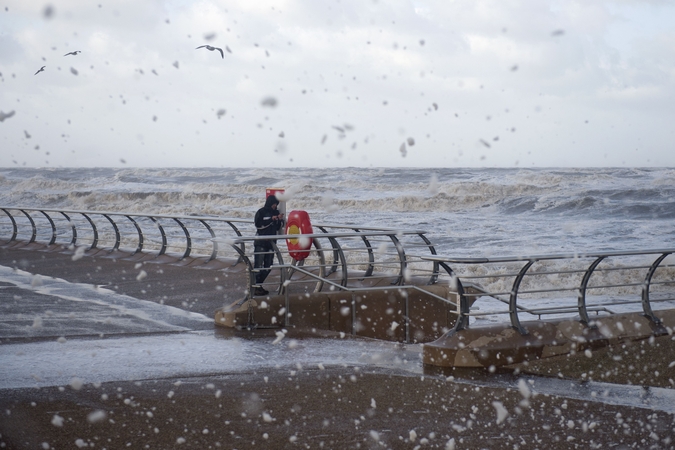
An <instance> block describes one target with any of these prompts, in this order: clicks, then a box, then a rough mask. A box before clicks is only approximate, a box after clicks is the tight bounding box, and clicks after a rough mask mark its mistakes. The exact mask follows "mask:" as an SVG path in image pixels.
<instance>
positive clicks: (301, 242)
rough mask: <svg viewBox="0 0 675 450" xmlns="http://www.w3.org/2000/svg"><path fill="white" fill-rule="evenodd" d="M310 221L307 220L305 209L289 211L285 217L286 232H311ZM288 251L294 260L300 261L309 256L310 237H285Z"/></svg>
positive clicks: (307, 215)
mask: <svg viewBox="0 0 675 450" xmlns="http://www.w3.org/2000/svg"><path fill="white" fill-rule="evenodd" d="M313 233H314V232H313V231H312V223H311V222H310V221H309V214H307V211H291V212H290V214H288V218H287V219H286V234H313ZM286 245H287V246H288V253H289V254H290V255H291V258H293V259H294V260H296V261H302V260H303V259H305V258H307V257H308V256H309V249H310V248H312V239H311V238H305V237H300V238H298V239H295V238H291V239H286Z"/></svg>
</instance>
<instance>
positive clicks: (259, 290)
mask: <svg viewBox="0 0 675 450" xmlns="http://www.w3.org/2000/svg"><path fill="white" fill-rule="evenodd" d="M267 294H269V292H268V291H266V290H265V289H264V288H262V287H260V286H258V287H256V288H255V289H254V290H253V295H258V296H260V295H267Z"/></svg>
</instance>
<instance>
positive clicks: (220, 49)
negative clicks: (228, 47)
mask: <svg viewBox="0 0 675 450" xmlns="http://www.w3.org/2000/svg"><path fill="white" fill-rule="evenodd" d="M204 47H206V49H207V50H209V51H214V50H218V51H219V52H220V57H221V58H225V54H224V53H223V49H222V48H218V47H212V46H210V45H200V46H199V47H197V48H196V49H195V50H197V49H200V48H204Z"/></svg>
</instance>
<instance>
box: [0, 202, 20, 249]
mask: <svg viewBox="0 0 675 450" xmlns="http://www.w3.org/2000/svg"><path fill="white" fill-rule="evenodd" d="M2 210H3V211H4V212H5V214H7V217H9V220H11V221H12V237H11V238H9V241H7V242H12V241H13V240H14V239H16V235H17V234H18V233H19V228H18V227H17V226H16V220H15V219H14V216H13V215H12V214H11V213H10V212H9V211H7V210H6V209H5V208H2Z"/></svg>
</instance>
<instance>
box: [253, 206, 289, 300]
mask: <svg viewBox="0 0 675 450" xmlns="http://www.w3.org/2000/svg"><path fill="white" fill-rule="evenodd" d="M278 206H279V200H277V198H276V197H275V196H274V195H270V196H269V197H267V200H266V201H265V206H263V207H262V208H260V209H259V210H258V211H257V212H256V213H255V220H254V221H255V227H256V230H257V231H256V235H258V236H272V235H275V234H277V231H279V230H280V229H281V227H282V226H283V224H284V215H283V214H282V213H280V212H279V211H278V210H277V207H278ZM272 242H276V240H275V241H272V240H260V241H255V245H254V247H253V248H254V250H253V251H254V258H253V267H254V268H255V269H262V270H259V271H258V272H257V273H256V275H255V283H256V284H257V285H258V287H256V288H255V290H254V291H253V294H254V295H267V294H269V292H268V291H267V290H265V289H264V288H263V287H262V286H261V285H262V283H264V282H265V278H267V275H269V273H270V269H269V267H270V266H271V265H272V263H273V262H274V247H273V246H272Z"/></svg>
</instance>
